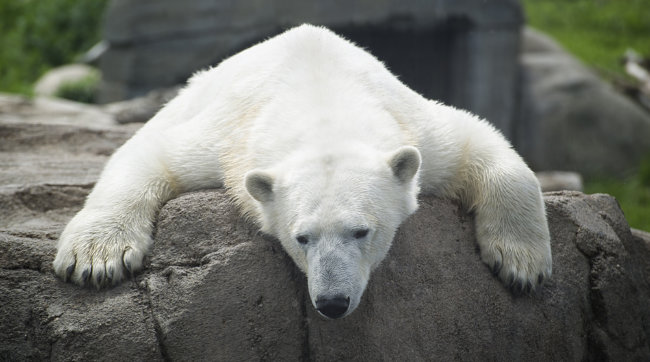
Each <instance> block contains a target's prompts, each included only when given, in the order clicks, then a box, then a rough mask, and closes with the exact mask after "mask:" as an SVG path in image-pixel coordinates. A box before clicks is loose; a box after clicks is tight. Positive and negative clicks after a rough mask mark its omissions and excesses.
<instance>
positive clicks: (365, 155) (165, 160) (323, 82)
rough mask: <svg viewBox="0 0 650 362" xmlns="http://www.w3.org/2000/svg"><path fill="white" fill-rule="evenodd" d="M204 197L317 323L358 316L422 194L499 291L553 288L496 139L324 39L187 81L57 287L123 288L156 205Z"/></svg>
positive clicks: (85, 220) (528, 202) (130, 162)
mask: <svg viewBox="0 0 650 362" xmlns="http://www.w3.org/2000/svg"><path fill="white" fill-rule="evenodd" d="M214 187H225V188H227V190H228V191H229V192H230V194H231V195H232V197H233V199H234V200H235V202H236V203H237V204H238V206H239V207H240V208H241V211H242V213H243V214H244V215H247V216H250V217H251V218H252V219H253V220H254V221H255V222H257V223H258V224H259V226H260V227H261V230H262V231H263V232H265V233H268V234H270V235H273V236H275V237H276V238H277V239H279V240H280V242H281V243H282V245H283V247H284V249H285V250H286V251H287V253H288V254H289V255H290V256H291V257H292V258H293V260H294V261H295V263H296V264H297V265H298V266H299V267H300V269H302V270H303V271H304V272H305V273H306V274H307V280H308V288H309V294H310V298H311V301H312V304H313V305H314V307H315V308H316V309H317V310H318V311H319V312H320V313H321V314H322V315H324V316H326V317H328V318H340V317H344V316H346V315H348V314H350V313H351V312H352V311H354V310H355V308H356V307H357V306H358V304H359V300H360V299H361V296H362V294H363V292H364V290H365V287H366V284H367V283H368V279H369V278H370V274H371V272H372V270H373V269H375V268H376V267H377V266H378V265H379V263H380V262H381V261H382V259H384V257H385V256H386V253H387V252H388V250H389V248H390V246H391V243H392V239H393V237H394V235H395V231H396V230H397V228H398V227H399V225H400V224H401V223H402V222H403V221H404V220H405V219H406V217H408V216H409V215H410V214H412V213H413V212H414V211H415V210H416V208H417V197H418V194H419V193H420V192H422V193H425V194H436V195H439V196H441V197H453V198H457V199H459V200H461V202H462V203H463V204H464V205H465V206H466V207H467V208H468V209H469V210H472V211H473V212H474V213H475V223H476V238H477V241H478V244H479V246H480V255H481V258H482V260H483V261H484V262H485V263H486V264H487V265H488V266H489V267H490V268H491V269H492V270H493V272H494V273H495V274H496V275H497V276H498V277H499V278H500V279H501V280H502V281H503V282H504V283H505V284H506V285H507V286H509V287H511V288H514V289H517V290H531V289H535V288H536V287H537V286H539V285H540V284H541V283H542V282H543V280H544V279H547V278H548V277H549V276H550V275H551V249H550V237H549V231H548V226H547V221H546V215H545V210H544V203H543V200H542V195H541V192H540V188H539V184H538V182H537V180H536V178H535V176H534V174H533V172H531V170H530V169H529V168H528V167H527V166H526V164H525V163H524V162H523V160H522V159H521V158H520V157H519V156H518V155H517V153H516V152H515V151H513V150H512V148H511V146H510V145H509V143H508V142H507V141H506V140H505V139H504V137H503V136H502V135H501V134H500V133H499V132H498V131H496V130H495V129H494V128H493V127H492V126H491V125H490V124H488V123H487V122H485V121H483V120H481V119H479V118H477V117H476V116H474V115H472V114H470V113H468V112H465V111H462V110H458V109H454V108H452V107H449V106H445V105H442V104H440V103H437V102H435V101H431V100H427V99H425V98H423V97H421V96H420V95H418V94H417V93H415V92H414V91H412V90H411V89H409V88H408V87H406V86H405V85H404V84H402V83H401V82H400V81H399V80H398V79H397V78H396V77H395V76H393V75H392V74H391V73H390V72H389V71H388V70H387V69H386V68H385V67H384V65H383V64H382V63H381V62H380V61H378V60H377V59H376V58H374V57H373V56H372V55H370V54H369V53H368V52H366V51H364V50H363V49H360V48H359V47H357V46H355V45H354V44H352V43H351V42H349V41H347V40H345V39H342V38H341V37H339V36H337V35H336V34H334V33H333V32H331V31H329V30H327V29H325V28H321V27H314V26H311V25H303V26H300V27H297V28H294V29H291V30H288V31H286V32H285V33H283V34H281V35H278V36H276V37H274V38H271V39H269V40H266V41H264V42H262V43H260V44H257V45H255V46H253V47H251V48H249V49H247V50H245V51H243V52H241V53H239V54H237V55H234V56H233V57H231V58H229V59H227V60H225V61H223V62H222V63H221V64H220V65H218V66H217V67H215V68H212V69H210V70H207V71H203V72H200V73H198V74H196V75H194V76H193V77H192V78H191V79H190V80H189V82H188V85H187V86H186V87H185V88H184V89H182V90H181V91H180V93H179V95H178V96H177V97H176V98H175V99H173V100H172V101H170V102H169V103H168V104H167V105H166V106H165V107H164V108H163V109H162V110H161V111H160V112H159V113H158V114H156V115H155V116H154V117H153V118H152V119H151V120H150V121H149V122H147V123H146V124H145V125H144V126H143V127H142V128H141V129H140V130H139V131H138V132H137V133H136V134H135V135H134V136H133V137H132V138H131V139H130V140H129V141H127V142H126V143H125V144H124V145H123V146H122V147H121V148H120V149H118V150H117V151H116V152H115V154H114V155H113V156H112V157H111V159H110V160H109V161H108V163H107V165H106V167H105V169H104V171H103V172H102V174H101V176H100V178H99V180H98V182H97V184H96V185H95V188H94V189H93V191H92V192H91V193H90V194H89V196H88V198H87V200H86V203H85V205H84V207H83V209H82V210H81V211H79V213H78V214H77V215H76V216H75V217H74V218H73V219H72V220H71V221H70V223H69V224H68V225H67V227H66V228H65V230H64V231H63V233H62V234H61V237H60V240H59V243H58V252H57V255H56V259H55V260H54V269H55V272H56V274H57V275H58V276H60V277H61V278H62V279H64V280H69V281H72V282H74V283H77V284H80V285H94V286H96V287H104V286H109V285H115V284H117V283H119V282H120V281H121V280H122V279H124V278H125V277H127V276H129V275H131V274H132V273H133V272H135V271H137V270H139V269H140V268H141V266H142V261H143V257H144V256H145V255H146V254H147V252H148V251H149V249H150V247H151V244H152V238H151V233H152V228H153V223H154V220H155V218H156V215H157V212H158V211H159V209H160V208H161V206H162V204H163V203H164V202H166V201H167V200H169V199H171V198H173V197H175V196H176V195H178V194H180V193H182V192H186V191H190V190H196V189H204V188H214Z"/></svg>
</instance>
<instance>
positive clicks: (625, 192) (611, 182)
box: [585, 159, 650, 231]
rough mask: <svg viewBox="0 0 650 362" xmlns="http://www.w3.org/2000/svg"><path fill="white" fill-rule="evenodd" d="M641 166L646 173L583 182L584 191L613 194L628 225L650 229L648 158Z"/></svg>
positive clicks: (649, 164) (649, 160) (649, 167)
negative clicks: (622, 177)
mask: <svg viewBox="0 0 650 362" xmlns="http://www.w3.org/2000/svg"><path fill="white" fill-rule="evenodd" d="M641 168H642V169H645V170H646V173H644V172H639V173H638V174H637V175H633V176H630V177H628V178H626V179H625V180H615V179H600V180H591V181H589V182H587V183H586V184H585V192H586V193H589V194H593V193H606V194H610V195H614V196H615V197H616V199H617V200H618V202H619V204H620V205H621V208H622V209H623V212H624V213H625V218H626V219H627V221H628V223H629V224H630V226H632V227H634V228H637V229H641V230H646V231H650V183H648V178H650V177H649V175H648V173H647V172H648V170H650V159H648V160H646V161H645V162H644V163H643V165H642V167H641Z"/></svg>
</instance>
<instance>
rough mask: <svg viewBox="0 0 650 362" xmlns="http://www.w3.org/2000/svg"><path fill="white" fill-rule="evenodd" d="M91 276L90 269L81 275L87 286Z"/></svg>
mask: <svg viewBox="0 0 650 362" xmlns="http://www.w3.org/2000/svg"><path fill="white" fill-rule="evenodd" d="M89 276H90V269H85V270H84V271H83V272H82V273H81V280H82V281H83V282H84V284H86V282H87V281H88V277H89Z"/></svg>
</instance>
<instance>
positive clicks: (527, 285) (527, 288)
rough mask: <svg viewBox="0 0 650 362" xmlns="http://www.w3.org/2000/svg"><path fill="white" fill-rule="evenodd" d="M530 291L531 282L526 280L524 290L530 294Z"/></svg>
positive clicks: (531, 288)
mask: <svg viewBox="0 0 650 362" xmlns="http://www.w3.org/2000/svg"><path fill="white" fill-rule="evenodd" d="M532 291H533V283H531V282H530V280H529V281H528V282H526V288H525V289H524V292H525V293H526V294H530V292H532Z"/></svg>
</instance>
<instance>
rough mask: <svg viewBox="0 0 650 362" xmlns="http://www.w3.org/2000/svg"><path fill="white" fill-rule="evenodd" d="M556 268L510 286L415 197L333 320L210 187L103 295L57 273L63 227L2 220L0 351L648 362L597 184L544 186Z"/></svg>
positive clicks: (635, 275)
mask: <svg viewBox="0 0 650 362" xmlns="http://www.w3.org/2000/svg"><path fill="white" fill-rule="evenodd" d="M546 203H547V207H548V211H549V216H550V222H551V233H552V236H553V253H554V257H555V259H554V275H553V278H552V279H551V281H550V283H549V284H547V285H546V286H545V288H544V289H543V290H541V291H540V292H539V293H537V294H536V295H534V296H532V297H513V296H512V295H511V294H510V293H509V292H508V291H506V290H505V289H504V288H503V287H502V286H501V284H500V283H499V282H498V281H497V280H496V279H495V278H494V277H492V275H491V274H490V272H489V271H488V269H487V268H486V267H485V266H484V265H483V264H482V263H481V262H480V260H479V256H478V252H477V250H476V245H475V242H474V231H473V227H472V219H471V216H468V215H466V214H464V213H463V212H461V211H459V208H458V206H457V205H456V204H454V203H452V202H449V201H445V200H438V199H434V198H422V199H421V208H420V210H419V211H418V212H417V213H416V214H415V215H414V216H413V217H411V218H410V219H409V220H408V221H407V222H406V223H405V224H404V225H403V226H402V227H401V228H400V231H399V233H398V235H397V237H396V239H395V243H394V245H393V248H392V250H391V252H390V254H389V256H388V257H387V259H386V260H385V261H384V263H383V264H382V265H381V266H380V267H379V268H378V269H377V270H376V272H375V273H374V275H373V276H372V279H371V282H370V284H369V286H368V289H367V290H366V293H365V295H364V297H363V300H362V303H361V305H360V307H359V308H358V310H357V311H355V312H354V313H353V314H352V315H351V316H349V317H347V318H345V319H343V320H339V321H326V320H323V319H322V318H321V317H319V316H318V315H317V313H316V312H315V310H314V309H313V307H312V306H311V304H310V301H309V298H308V296H307V294H306V293H307V290H306V280H305V278H304V276H302V274H301V273H300V272H299V271H298V270H297V268H296V267H295V266H294V265H293V262H292V261H291V260H290V259H289V258H288V257H287V256H286V255H285V253H284V252H283V251H282V248H281V246H280V245H279V243H278V242H277V241H275V240H272V239H268V238H265V237H262V236H261V235H259V233H258V232H257V231H256V229H255V227H254V226H251V225H250V224H248V223H246V222H244V221H242V220H241V219H240V218H239V217H238V215H237V212H236V210H234V208H233V207H232V206H231V205H230V203H229V202H228V198H227V196H226V195H225V194H224V193H223V192H222V191H219V190H215V191H204V192H197V193H192V194H187V195H184V196H181V197H180V198H178V199H175V200H172V201H171V202H169V203H168V204H167V205H166V206H165V207H164V208H163V210H162V211H161V213H160V216H159V221H158V226H157V230H156V243H155V246H154V250H153V252H152V254H151V257H150V258H149V259H148V262H147V266H146V270H145V271H144V272H143V273H141V274H139V275H137V276H136V277H135V278H134V279H133V280H132V281H130V282H127V283H125V284H124V285H122V286H119V287H117V288H114V289H110V290H108V291H95V290H84V289H79V288H78V287H75V286H72V285H69V284H65V283H62V282H60V281H58V280H56V279H55V278H54V276H53V275H52V270H51V266H50V263H51V261H52V259H53V255H54V251H55V250H54V248H55V239H56V237H57V236H58V232H59V231H60V230H58V229H57V230H55V231H52V232H49V233H48V232H43V231H39V230H33V231H32V232H31V233H30V234H20V233H16V232H13V231H12V230H4V231H3V232H2V234H0V237H1V238H2V243H1V245H2V250H0V251H1V252H0V255H2V258H1V259H0V265H2V269H0V299H1V300H0V302H1V303H2V305H3V312H2V314H1V316H0V322H1V324H2V326H3V328H2V329H1V330H0V337H1V339H2V340H3V341H5V343H3V345H2V346H0V356H3V357H6V358H8V359H32V358H34V359H44V358H48V359H53V360H60V359H83V360H85V359H97V358H100V359H102V358H109V359H113V358H115V359H123V358H127V357H128V358H130V359H147V360H162V359H171V360H199V359H214V360H251V359H254V360H257V359H269V360H307V359H313V360H333V359H361V360H382V359H389V360H393V359H408V360H413V359H428V358H433V357H435V358H440V359H444V360H476V359H483V360H485V359H488V360H495V359H499V360H500V359H508V360H581V359H602V358H609V359H612V360H633V359H647V358H650V349H649V346H648V333H649V332H650V325H648V321H649V319H648V318H650V315H649V310H648V308H647V306H648V303H649V302H650V299H649V297H648V292H649V290H650V289H649V285H648V275H647V270H646V269H645V268H647V266H648V262H649V260H650V251H649V250H648V249H647V245H646V244H644V243H643V242H642V241H641V240H640V239H638V238H634V237H633V236H632V234H631V233H630V230H629V228H628V227H627V224H626V223H625V220H624V218H623V215H622V213H621V212H620V210H619V209H618V206H617V204H616V202H615V200H613V199H612V198H611V197H609V196H605V195H594V196H585V195H582V194H579V193H557V194H550V195H547V196H546Z"/></svg>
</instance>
